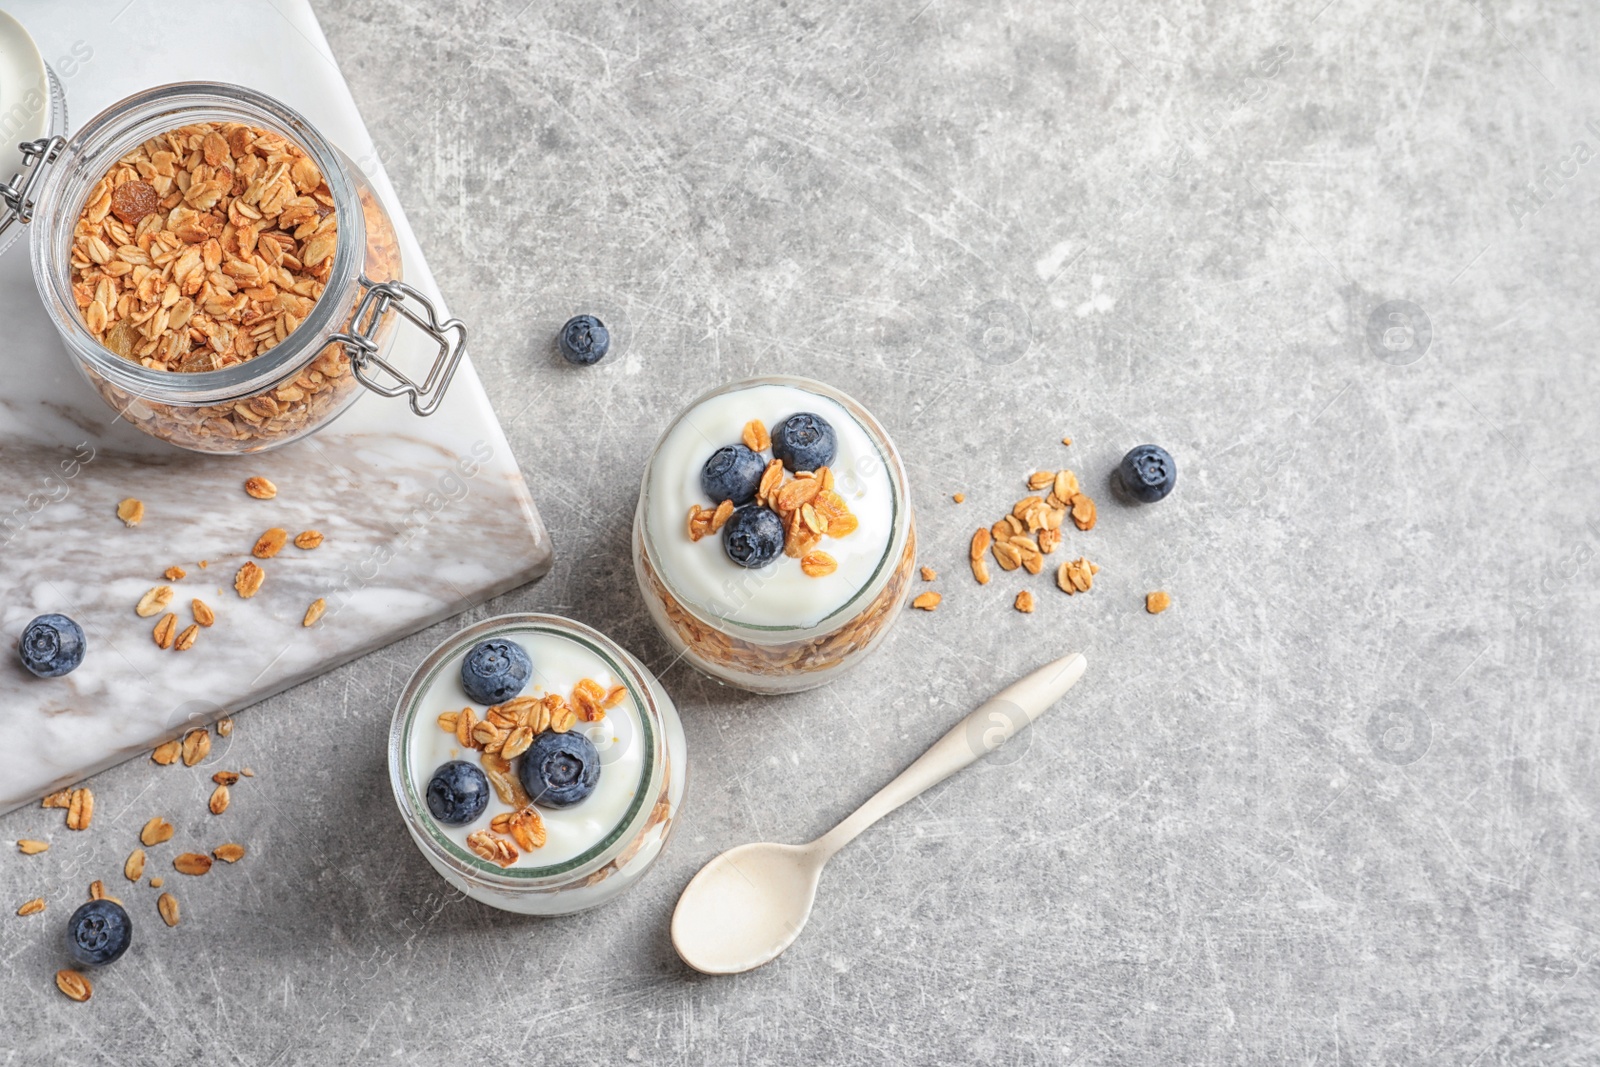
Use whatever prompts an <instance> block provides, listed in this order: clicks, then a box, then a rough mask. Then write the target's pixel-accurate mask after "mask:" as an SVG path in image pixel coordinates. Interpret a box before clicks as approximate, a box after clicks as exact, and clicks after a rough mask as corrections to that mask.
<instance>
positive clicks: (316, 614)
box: [300, 596, 328, 626]
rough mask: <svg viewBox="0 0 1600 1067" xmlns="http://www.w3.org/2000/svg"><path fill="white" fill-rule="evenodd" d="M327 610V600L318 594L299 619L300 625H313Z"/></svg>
mask: <svg viewBox="0 0 1600 1067" xmlns="http://www.w3.org/2000/svg"><path fill="white" fill-rule="evenodd" d="M327 610H328V602H327V601H326V600H325V599H323V598H322V597H320V596H319V597H317V599H315V600H313V601H312V602H311V606H310V607H308V608H306V615H305V618H303V619H301V620H300V625H301V626H315V625H316V624H317V620H318V619H320V618H322V613H323V612H324V611H327Z"/></svg>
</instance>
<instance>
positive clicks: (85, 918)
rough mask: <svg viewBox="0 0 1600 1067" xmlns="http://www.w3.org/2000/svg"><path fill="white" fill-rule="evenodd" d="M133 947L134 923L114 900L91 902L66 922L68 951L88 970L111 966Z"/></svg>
mask: <svg viewBox="0 0 1600 1067" xmlns="http://www.w3.org/2000/svg"><path fill="white" fill-rule="evenodd" d="M131 944H133V920H132V919H130V918H128V913H127V912H126V911H124V910H123V909H122V905H121V904H118V903H117V902H116V901H114V900H91V901H89V903H87V904H85V905H83V906H82V907H80V908H79V909H78V910H77V911H75V912H73V913H72V918H70V919H68V920H67V951H68V952H69V953H71V955H72V958H73V959H75V960H77V961H78V962H79V963H81V964H83V965H84V966H86V967H99V966H101V965H103V964H107V963H110V962H111V961H112V960H114V959H116V958H117V957H118V956H120V955H122V954H123V953H124V952H126V951H128V946H129V945H131Z"/></svg>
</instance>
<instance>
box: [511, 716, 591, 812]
mask: <svg viewBox="0 0 1600 1067" xmlns="http://www.w3.org/2000/svg"><path fill="white" fill-rule="evenodd" d="M517 774H518V775H519V776H520V777H521V779H522V788H523V789H526V790H527V791H528V795H529V796H530V797H532V798H533V802H534V803H535V804H538V805H539V806H540V807H545V808H569V807H571V806H572V805H574V804H576V803H577V802H578V801H580V800H582V799H583V798H584V797H586V796H588V795H589V794H590V793H593V792H594V786H595V783H596V782H598V781H599V780H600V753H599V752H596V751H595V747H594V743H593V742H592V741H590V740H589V739H588V738H587V737H584V736H583V735H582V734H579V733H573V732H572V731H570V730H569V731H567V732H566V733H564V734H558V733H555V732H554V731H550V730H547V731H545V732H544V733H542V734H540V735H539V736H538V737H536V738H534V739H533V744H531V745H529V746H528V751H526V752H524V753H523V754H522V766H520V767H518V768H517Z"/></svg>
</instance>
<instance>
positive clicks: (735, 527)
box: [722, 505, 783, 567]
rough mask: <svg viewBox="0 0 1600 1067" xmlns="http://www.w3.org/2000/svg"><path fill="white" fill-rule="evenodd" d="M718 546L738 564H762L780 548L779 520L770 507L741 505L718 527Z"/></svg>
mask: <svg viewBox="0 0 1600 1067" xmlns="http://www.w3.org/2000/svg"><path fill="white" fill-rule="evenodd" d="M722 547H723V549H724V550H725V551H726V552H727V553H728V558H729V559H731V560H733V561H734V562H735V563H737V564H738V565H739V566H741V567H765V566H766V565H767V564H769V563H771V562H772V561H773V560H775V559H777V558H778V556H779V554H780V553H782V552H783V520H782V519H780V518H778V514H777V512H775V511H773V510H771V509H770V508H762V507H755V506H754V505H747V506H745V507H742V508H740V509H739V510H738V511H735V512H734V513H733V515H732V516H731V517H730V518H729V519H728V522H727V525H725V526H724V527H723V528H722Z"/></svg>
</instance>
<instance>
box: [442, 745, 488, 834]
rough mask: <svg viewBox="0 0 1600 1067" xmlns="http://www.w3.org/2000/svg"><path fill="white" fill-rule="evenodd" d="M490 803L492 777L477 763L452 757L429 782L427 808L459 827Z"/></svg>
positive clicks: (478, 814)
mask: <svg viewBox="0 0 1600 1067" xmlns="http://www.w3.org/2000/svg"><path fill="white" fill-rule="evenodd" d="M488 806H489V779H487V778H485V777H484V775H483V771H482V770H480V769H479V768H478V766H477V765H476V764H473V763H468V762H467V761H466V760H460V759H453V760H451V761H450V762H449V763H445V764H441V765H440V767H439V769H438V770H436V771H434V772H433V778H432V779H431V780H430V781H429V782H428V811H429V812H430V813H432V815H433V817H434V818H435V819H438V820H439V821H440V822H447V823H451V824H452V825H455V826H459V825H461V824H462V823H468V822H471V821H472V820H473V819H476V818H477V817H478V816H480V815H482V814H483V809H484V808H486V807H488Z"/></svg>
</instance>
